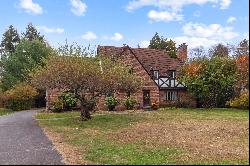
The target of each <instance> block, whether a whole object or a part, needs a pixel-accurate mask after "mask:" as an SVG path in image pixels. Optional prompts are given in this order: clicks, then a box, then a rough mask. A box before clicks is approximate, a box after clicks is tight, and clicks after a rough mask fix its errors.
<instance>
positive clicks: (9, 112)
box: [0, 108, 14, 116]
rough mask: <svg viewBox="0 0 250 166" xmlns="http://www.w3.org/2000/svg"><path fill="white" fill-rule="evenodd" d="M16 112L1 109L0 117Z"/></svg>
mask: <svg viewBox="0 0 250 166" xmlns="http://www.w3.org/2000/svg"><path fill="white" fill-rule="evenodd" d="M13 112H14V111H12V110H11V109H6V108H0V116H2V115H8V114H11V113H13Z"/></svg>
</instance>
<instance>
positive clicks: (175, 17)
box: [148, 10, 183, 22]
mask: <svg viewBox="0 0 250 166" xmlns="http://www.w3.org/2000/svg"><path fill="white" fill-rule="evenodd" d="M148 17H149V18H150V19H151V20H153V21H156V22H159V21H164V22H169V21H180V20H182V19H183V15H180V14H178V13H176V12H167V11H162V12H157V11H155V10H151V11H150V12H149V13H148Z"/></svg>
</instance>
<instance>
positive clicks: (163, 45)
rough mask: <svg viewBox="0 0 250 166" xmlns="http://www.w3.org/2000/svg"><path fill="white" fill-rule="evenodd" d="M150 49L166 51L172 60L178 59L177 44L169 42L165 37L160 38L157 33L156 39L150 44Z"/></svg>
mask: <svg viewBox="0 0 250 166" xmlns="http://www.w3.org/2000/svg"><path fill="white" fill-rule="evenodd" d="M148 48H152V49H165V50H166V52H167V54H168V55H169V56H170V57H171V58H177V49H176V46H175V42H174V41H173V40H171V39H170V40H167V38H166V39H164V38H163V37H160V36H159V34H158V33H157V32H156V33H155V35H154V37H153V38H152V39H151V40H150V44H149V46H148Z"/></svg>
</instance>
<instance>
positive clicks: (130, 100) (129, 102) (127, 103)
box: [123, 97, 136, 110]
mask: <svg viewBox="0 0 250 166" xmlns="http://www.w3.org/2000/svg"><path fill="white" fill-rule="evenodd" d="M135 103H136V100H135V99H134V98H132V97H127V98H126V99H124V100H123V104H124V106H125V107H126V109H127V110H131V109H133V108H134V106H135Z"/></svg>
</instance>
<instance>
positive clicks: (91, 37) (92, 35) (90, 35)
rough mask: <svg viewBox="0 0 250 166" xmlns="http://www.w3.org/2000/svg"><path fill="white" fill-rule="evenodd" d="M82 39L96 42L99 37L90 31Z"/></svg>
mask: <svg viewBox="0 0 250 166" xmlns="http://www.w3.org/2000/svg"><path fill="white" fill-rule="evenodd" d="M82 38H83V39H85V40H95V39H97V36H96V34H95V33H93V32H91V31H88V32H86V33H85V34H84V35H82Z"/></svg>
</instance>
